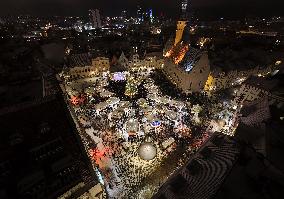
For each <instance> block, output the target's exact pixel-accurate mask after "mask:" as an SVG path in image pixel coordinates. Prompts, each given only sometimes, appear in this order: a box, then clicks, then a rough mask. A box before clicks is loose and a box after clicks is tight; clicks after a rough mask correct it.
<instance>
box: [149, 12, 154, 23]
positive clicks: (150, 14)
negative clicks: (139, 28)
mask: <svg viewBox="0 0 284 199" xmlns="http://www.w3.org/2000/svg"><path fill="white" fill-rule="evenodd" d="M149 18H150V22H151V23H153V20H154V17H153V10H152V9H150V10H149Z"/></svg>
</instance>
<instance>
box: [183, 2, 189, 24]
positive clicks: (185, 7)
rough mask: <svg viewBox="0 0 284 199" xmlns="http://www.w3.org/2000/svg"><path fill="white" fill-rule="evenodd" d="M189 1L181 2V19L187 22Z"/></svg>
mask: <svg viewBox="0 0 284 199" xmlns="http://www.w3.org/2000/svg"><path fill="white" fill-rule="evenodd" d="M188 6H189V3H188V0H182V2H181V18H182V19H183V20H187V18H188Z"/></svg>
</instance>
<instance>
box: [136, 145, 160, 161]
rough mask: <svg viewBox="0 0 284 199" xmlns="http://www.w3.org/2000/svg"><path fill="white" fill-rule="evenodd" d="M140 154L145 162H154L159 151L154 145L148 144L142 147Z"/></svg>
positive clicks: (139, 150)
mask: <svg viewBox="0 0 284 199" xmlns="http://www.w3.org/2000/svg"><path fill="white" fill-rule="evenodd" d="M138 154H139V156H140V158H141V159H143V160H152V159H154V158H155V156H156V154H157V149H156V147H155V146H154V145H153V144H152V143H149V142H146V143H143V144H141V145H140V147H139V149H138Z"/></svg>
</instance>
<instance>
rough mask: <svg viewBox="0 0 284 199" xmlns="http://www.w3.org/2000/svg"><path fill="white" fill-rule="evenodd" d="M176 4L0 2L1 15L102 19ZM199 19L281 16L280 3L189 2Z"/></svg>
mask: <svg viewBox="0 0 284 199" xmlns="http://www.w3.org/2000/svg"><path fill="white" fill-rule="evenodd" d="M179 2H180V0H0V13H1V15H9V14H36V15H85V14H86V13H87V10H88V9H90V8H99V9H100V10H101V12H102V14H104V15H117V14H119V13H120V11H121V10H122V9H126V10H132V12H133V11H134V10H136V7H137V5H141V6H143V7H147V8H148V7H152V8H153V9H154V14H156V15H157V14H160V13H161V12H163V13H164V14H165V15H167V16H172V17H176V16H177V15H178V14H179V7H178V6H179ZM191 2H192V7H193V8H195V9H196V13H197V15H199V16H208V17H210V16H211V17H221V16H222V17H223V16H225V17H226V16H230V17H232V16H233V17H238V16H243V15H262V16H270V15H281V14H282V13H283V7H284V1H283V0H191Z"/></svg>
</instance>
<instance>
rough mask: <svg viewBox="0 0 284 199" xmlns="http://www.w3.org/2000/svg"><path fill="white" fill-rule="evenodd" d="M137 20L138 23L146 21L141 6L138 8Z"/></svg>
mask: <svg viewBox="0 0 284 199" xmlns="http://www.w3.org/2000/svg"><path fill="white" fill-rule="evenodd" d="M137 19H138V22H142V21H144V17H143V10H142V8H141V7H140V6H138V7H137Z"/></svg>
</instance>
